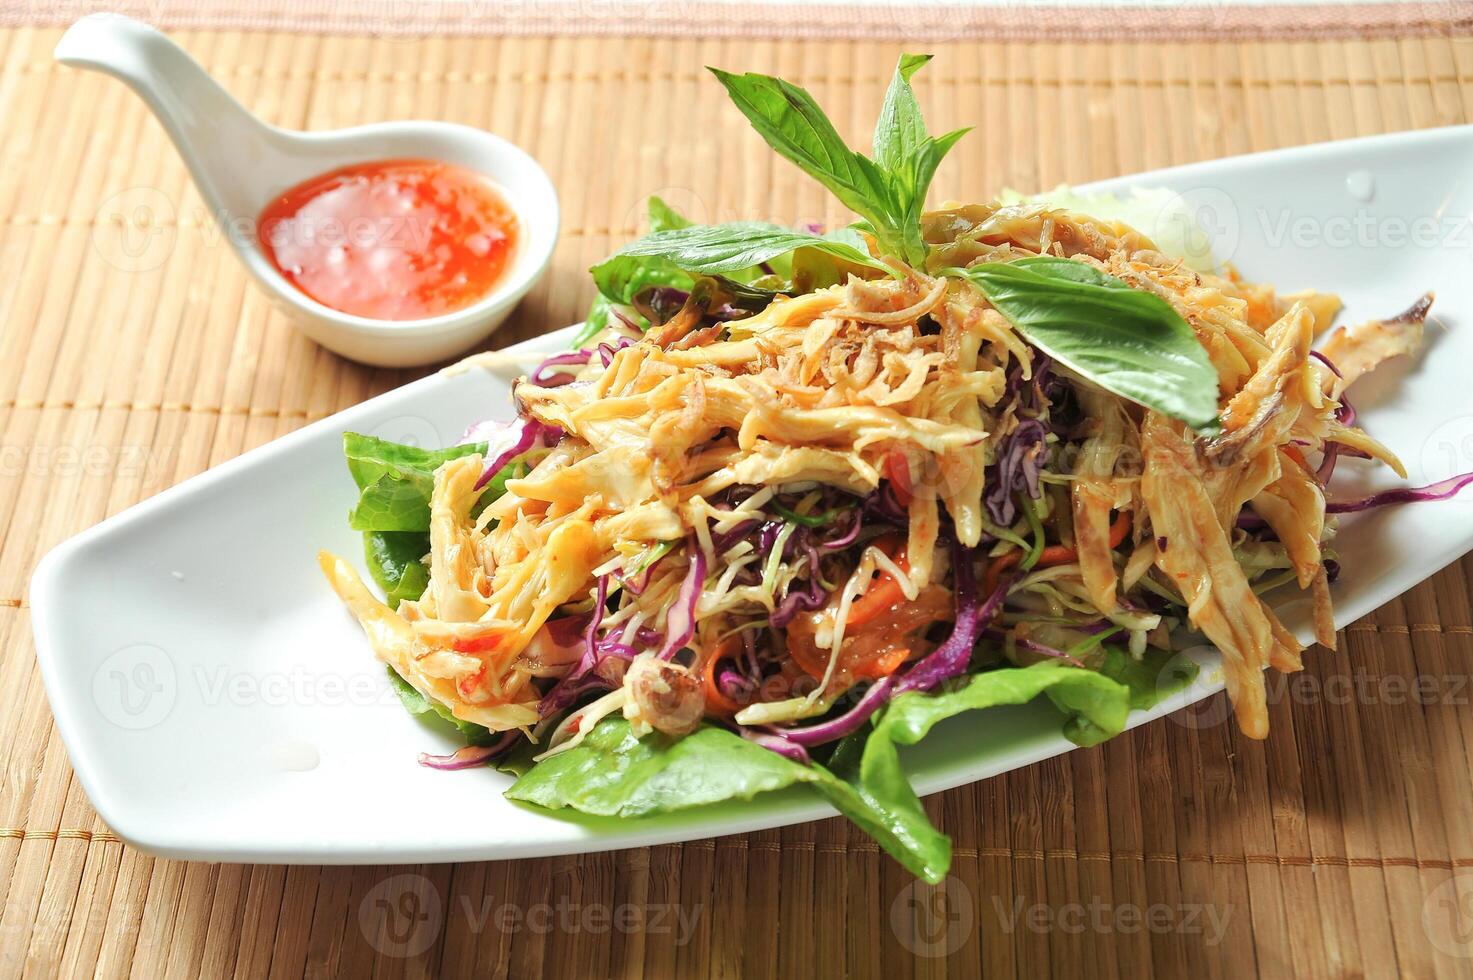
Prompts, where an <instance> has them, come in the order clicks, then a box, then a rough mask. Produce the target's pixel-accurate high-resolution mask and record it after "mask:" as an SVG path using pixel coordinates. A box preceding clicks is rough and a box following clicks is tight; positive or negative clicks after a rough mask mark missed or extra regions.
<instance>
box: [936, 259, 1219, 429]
mask: <svg viewBox="0 0 1473 980" xmlns="http://www.w3.org/2000/svg"><path fill="white" fill-rule="evenodd" d="M956 272H958V273H959V274H961V275H963V276H965V277H966V278H967V279H968V280H970V281H971V282H973V283H975V284H976V285H977V287H978V288H979V289H981V290H982V292H983V293H985V294H986V296H987V299H988V301H989V302H991V303H992V305H993V306H995V307H996V308H997V310H998V312H1000V313H1001V314H1002V315H1003V316H1005V317H1007V319H1008V321H1009V322H1010V323H1011V324H1012V325H1013V326H1014V327H1015V328H1016V329H1017V331H1018V333H1020V334H1022V335H1023V336H1024V337H1025V338H1026V339H1027V340H1028V341H1029V342H1030V343H1032V344H1034V345H1035V346H1037V347H1039V348H1040V349H1041V350H1043V351H1044V352H1045V353H1047V354H1048V355H1049V356H1050V357H1052V358H1054V359H1055V360H1057V361H1059V362H1060V363H1062V364H1064V365H1065V366H1066V367H1068V368H1070V369H1071V370H1073V371H1075V372H1077V373H1078V374H1080V375H1081V376H1083V377H1084V378H1085V379H1087V380H1089V381H1091V382H1093V383H1095V384H1097V385H1099V386H1100V387H1101V388H1104V389H1106V390H1107V391H1111V392H1113V393H1115V394H1117V395H1119V396H1120V397H1122V398H1126V399H1129V400H1130V401H1133V402H1136V403H1137V404H1140V405H1144V406H1145V407H1146V408H1149V409H1152V410H1153V411H1157V412H1160V413H1162V414H1163V415H1169V416H1170V417H1172V418H1174V419H1180V420H1181V421H1183V422H1185V423H1187V424H1188V425H1190V426H1191V427H1192V428H1194V429H1196V430H1198V431H1199V432H1203V433H1210V432H1213V431H1215V430H1216V427H1217V371H1216V369H1215V368H1213V366H1212V362H1211V361H1210V360H1209V359H1208V357H1207V351H1206V350H1205V349H1204V348H1203V347H1202V345H1201V344H1200V343H1198V342H1197V338H1196V336H1195V335H1194V334H1193V333H1192V328H1191V327H1190V326H1188V325H1187V322H1186V321H1185V320H1183V319H1182V318H1181V316H1180V315H1179V314H1178V313H1177V312H1176V310H1174V309H1172V307H1171V304H1169V303H1167V302H1166V301H1165V300H1163V299H1161V298H1160V297H1159V296H1156V295H1153V294H1151V293H1148V292H1145V291H1143V290H1139V289H1132V288H1131V287H1130V286H1128V285H1126V284H1125V283H1124V282H1121V281H1120V280H1119V279H1116V278H1115V277H1114V276H1109V275H1106V274H1105V273H1103V272H1100V271H1099V270H1098V269H1096V268H1095V267H1093V266H1091V265H1086V264H1085V263H1083V262H1076V261H1074V260H1073V259H1060V258H1053V257H1048V256H1039V257H1037V258H1028V259H1019V260H1018V261H1016V262H984V263H981V264H979V265H974V266H972V267H970V268H968V269H966V270H956Z"/></svg>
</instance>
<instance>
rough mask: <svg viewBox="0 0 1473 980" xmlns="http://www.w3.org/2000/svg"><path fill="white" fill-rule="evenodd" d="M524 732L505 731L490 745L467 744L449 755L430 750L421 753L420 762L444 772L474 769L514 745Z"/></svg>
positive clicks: (428, 767)
mask: <svg viewBox="0 0 1473 980" xmlns="http://www.w3.org/2000/svg"><path fill="white" fill-rule="evenodd" d="M521 734H522V733H521V732H520V731H519V730H518V729H515V728H514V729H512V730H511V731H509V732H503V733H502V735H501V737H500V738H498V739H497V740H496V741H494V742H492V743H491V744H490V745H467V746H465V747H464V748H461V749H456V750H455V751H454V752H452V753H450V754H449V755H431V754H430V753H428V752H421V753H420V754H419V764H420V765H422V766H424V767H425V768H427V769H439V770H440V771H442V772H454V771H455V770H457V769H474V768H476V767H477V766H484V765H485V764H486V763H488V762H490V761H491V760H492V759H494V758H496V756H498V755H500V754H501V753H503V752H505V751H506V750H507V749H509V748H511V747H512V743H514V742H515V741H516V740H517V738H518V737H519V736H520V735H521Z"/></svg>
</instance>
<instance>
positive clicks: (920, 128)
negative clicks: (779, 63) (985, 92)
mask: <svg viewBox="0 0 1473 980" xmlns="http://www.w3.org/2000/svg"><path fill="white" fill-rule="evenodd" d="M929 60H930V57H929V56H928V55H911V54H907V55H902V56H901V58H900V62H899V64H897V65H896V68H895V76H894V78H893V79H892V80H891V83H890V88H889V90H888V92H887V93H886V96H885V104H884V108H883V109H882V110H881V112H880V118H879V121H878V122H877V124H876V126H875V135H874V141H873V142H874V153H875V158H874V159H873V160H871V159H870V158H868V157H866V156H864V155H863V154H860V153H856V152H855V151H853V150H851V149H849V147H848V146H847V145H845V143H844V141H843V139H841V138H840V137H839V134H838V132H837V131H836V130H835V129H834V126H833V124H832V123H831V122H830V121H829V119H828V117H827V116H826V115H824V112H823V110H822V109H821V108H819V106H818V103H816V102H815V101H814V100H813V97H812V96H811V95H809V94H808V93H807V92H806V91H804V90H803V89H802V88H800V87H798V86H796V85H793V84H792V83H790V82H785V81H783V80H782V79H779V78H773V77H771V76H768V75H757V74H750V73H749V74H746V75H733V74H731V73H729V72H724V71H721V70H719V69H716V68H712V69H711V71H712V72H713V73H714V74H715V75H716V77H717V79H719V80H720V82H721V84H722V85H723V86H725V87H726V90H727V93H728V94H729V95H730V96H731V99H732V101H733V102H734V103H735V104H736V106H737V108H738V109H740V110H741V112H742V113H743V114H744V115H745V116H746V117H747V119H748V120H750V121H751V123H752V126H753V128H754V129H756V130H757V132H758V133H759V134H760V135H761V136H762V138H763V139H764V140H766V141H767V143H768V145H769V146H771V147H772V148H773V149H775V150H777V152H778V153H780V154H782V155H783V156H785V157H787V158H788V159H789V160H791V161H793V162H794V163H796V164H797V165H798V166H799V167H800V168H802V169H803V170H804V171H805V172H806V173H807V174H809V175H810V176H811V177H813V178H814V179H815V180H817V181H818V182H819V183H821V184H823V185H824V186H825V187H827V188H828V189H829V190H830V191H832V192H833V194H834V196H836V197H837V198H838V199H839V200H840V201H842V202H843V203H844V204H845V205H846V206H847V207H849V208H850V209H851V210H853V211H854V212H855V213H856V214H859V215H861V216H862V217H863V218H864V219H865V220H866V221H868V222H869V224H870V226H871V227H872V228H873V229H874V231H875V238H876V240H877V241H878V243H879V245H880V250H881V252H882V254H885V255H896V256H899V257H900V258H902V259H904V260H905V261H906V262H908V263H910V264H911V265H920V264H922V263H924V262H925V258H926V243H925V240H924V239H923V238H922V236H921V231H920V227H919V225H920V214H921V210H922V208H923V207H924V205H925V199H926V191H927V190H928V189H929V187H930V183H931V178H932V176H933V175H934V174H935V172H936V167H937V165H938V164H939V163H940V162H941V158H942V157H943V156H945V155H946V152H947V151H948V150H949V149H951V147H952V146H953V145H954V144H955V143H956V141H957V139H959V138H960V137H961V135H962V134H963V133H964V132H966V130H958V131H956V132H954V133H948V134H947V135H946V136H943V137H941V138H940V139H933V138H931V137H930V136H928V135H927V134H926V125H925V121H924V119H922V117H921V112H920V107H919V106H918V105H917V103H916V99H915V93H914V92H913V91H912V90H911V87H910V77H911V76H912V75H913V74H915V72H916V71H917V70H918V69H919V68H920V67H921V66H922V65H924V64H925V63H926V62H927V61H929Z"/></svg>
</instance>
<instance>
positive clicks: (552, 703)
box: [537, 575, 609, 716]
mask: <svg viewBox="0 0 1473 980" xmlns="http://www.w3.org/2000/svg"><path fill="white" fill-rule="evenodd" d="M608 601H609V576H607V575H600V576H599V577H598V587H597V589H596V591H595V595H594V599H593V611H592V612H590V613H589V615H588V625H587V626H585V627H584V628H583V652H582V655H581V656H579V658H578V662H577V663H576V664H574V665H573V669H572V670H570V671H568V672H567V673H566V674H564V675H563V677H562V678H561V679H560V680H559V681H558V682H557V683H556V684H554V685H553V686H552V690H550V691H548V692H547V694H546V695H545V696H544V697H543V698H542V703H541V704H539V705H538V708H537V710H538V713H539V714H542V715H544V716H546V715H549V714H552V713H553V712H555V711H561V710H562V709H564V708H566V707H567V706H568V705H570V704H572V703H573V702H574V700H576V699H577V697H578V695H580V694H582V693H583V692H584V691H586V690H587V689H588V684H586V683H581V682H582V681H583V678H584V677H586V676H587V675H588V674H589V672H590V671H592V670H593V669H594V668H595V667H597V666H598V662H599V660H600V659H601V658H600V657H599V647H598V627H599V625H600V624H601V623H602V622H603V620H604V612H605V611H606V610H607V609H608ZM556 622H557V623H559V624H576V623H577V620H576V619H574V618H572V617H568V618H566V619H560V620H556ZM545 628H547V629H551V628H552V623H551V622H549V623H548V624H547V626H546V627H545ZM563 628H564V629H567V628H570V627H569V626H567V625H564V626H563Z"/></svg>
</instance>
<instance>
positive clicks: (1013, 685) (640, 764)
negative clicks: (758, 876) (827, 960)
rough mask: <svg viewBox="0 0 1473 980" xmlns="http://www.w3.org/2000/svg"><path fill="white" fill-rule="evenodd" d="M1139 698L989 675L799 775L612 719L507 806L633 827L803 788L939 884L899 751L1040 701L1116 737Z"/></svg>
mask: <svg viewBox="0 0 1473 980" xmlns="http://www.w3.org/2000/svg"><path fill="white" fill-rule="evenodd" d="M1132 690H1133V689H1132V688H1131V687H1127V686H1126V685H1125V684H1122V683H1119V682H1117V681H1115V680H1113V679H1111V678H1110V677H1107V676H1105V675H1103V674H1099V673H1095V672H1094V671H1090V670H1084V669H1081V668H1078V667H1070V666H1067V665H1064V664H1056V663H1044V664H1037V665H1034V666H1032V667H1017V668H1005V669H1001V670H993V671H988V672H986V673H982V674H976V675H973V676H972V677H969V678H966V679H965V680H964V681H963V683H962V684H960V685H959V686H958V687H956V688H954V689H953V690H949V691H943V692H940V693H935V694H921V693H911V694H904V695H901V696H900V697H898V698H896V699H895V700H894V701H893V702H891V703H890V705H889V706H888V707H886V708H885V710H884V712H883V713H882V714H881V715H880V717H879V719H878V720H877V721H876V722H875V724H874V727H873V729H872V730H871V731H869V732H868V734H867V737H866V733H864V732H860V733H856V734H855V735H853V736H850V737H849V738H847V739H845V740H844V741H843V742H841V743H839V745H838V746H837V747H836V748H835V750H834V752H833V754H832V755H831V756H830V757H829V759H828V765H827V766H824V765H820V764H818V763H814V764H812V765H807V766H805V765H801V764H799V763H796V762H793V761H791V760H789V759H786V758H784V757H782V756H779V755H777V754H776V753H774V752H771V751H769V750H767V749H764V748H762V747H761V746H759V745H756V744H754V743H752V742H748V741H746V740H745V739H743V738H741V737H740V736H738V735H736V734H734V733H732V732H729V731H727V730H726V729H724V728H717V727H714V726H707V727H704V728H701V729H699V730H698V731H696V732H695V733H694V734H692V735H689V736H687V737H685V738H683V739H670V738H667V737H665V736H662V735H659V734H651V735H647V736H645V737H644V738H635V737H634V735H633V733H632V732H631V731H630V728H629V724H628V722H627V721H625V720H624V719H623V718H619V717H615V718H607V719H604V720H603V721H602V722H600V723H599V725H598V727H597V728H595V729H594V730H593V731H592V732H590V733H589V734H588V736H587V737H586V738H585V739H584V741H583V743H582V744H580V745H578V746H577V747H575V748H572V749H569V750H567V751H565V752H562V753H559V754H558V755H555V756H552V757H551V758H548V759H544V760H543V761H542V762H540V763H537V764H536V765H535V766H533V767H532V768H531V769H530V770H529V771H528V772H527V773H526V774H525V775H523V776H522V777H521V778H520V779H518V780H517V782H516V783H515V784H514V785H513V786H512V787H511V789H510V790H508V791H507V795H508V796H510V797H511V798H512V799H516V800H522V801H524V802H527V803H535V804H537V805H539V806H543V807H548V808H550V809H559V808H563V807H571V808H573V809H576V810H579V811H581V812H583V813H589V814H595V815H599V816H619V817H637V816H643V815H646V814H651V813H669V812H672V811H675V810H681V809H685V808H686V807H692V806H700V805H703V804H709V803H718V802H721V801H725V800H747V799H751V798H752V797H753V796H755V795H756V794H758V793H765V792H770V791H772V790H777V789H783V788H786V787H788V786H793V785H799V784H802V785H807V786H811V787H812V788H813V789H814V790H815V791H817V792H818V793H819V794H820V795H821V796H823V797H824V799H826V800H828V801H829V803H831V804H832V805H833V806H834V808H835V809H837V810H838V811H839V812H840V813H843V814H844V815H845V816H847V817H849V819H851V820H853V821H854V822H855V823H856V824H857V825H859V826H860V828H861V829H863V830H864V831H865V832H866V833H868V834H870V836H872V837H874V839H875V840H876V841H877V842H879V844H880V846H882V847H883V848H885V850H886V851H887V852H889V853H890V854H891V855H893V856H894V857H895V859H896V860H897V861H899V862H900V863H901V864H903V865H904V866H905V867H906V868H908V869H909V870H910V871H912V872H913V873H914V874H916V875H919V876H920V877H922V878H925V879H926V880H927V881H931V882H935V881H939V880H941V878H942V877H944V876H945V874H946V871H947V868H948V866H949V864H950V860H951V842H950V840H949V839H948V838H947V837H946V835H944V834H942V833H941V832H940V831H938V830H936V828H935V827H933V826H932V825H931V822H930V820H928V819H927V817H926V813H925V810H924V809H923V808H922V806H921V803H920V800H919V798H917V796H916V794H915V791H914V790H912V789H911V787H910V782H909V781H908V780H907V779H906V777H905V773H904V771H903V770H902V768H901V764H900V755H899V751H898V748H897V747H898V746H901V745H914V744H915V743H917V742H919V741H920V740H921V739H922V738H924V737H925V735H926V734H927V733H928V732H929V731H930V730H931V728H932V727H933V726H934V725H935V724H936V723H937V722H940V721H942V720H944V719H946V718H950V717H952V716H954V715H958V714H961V713H962V712H964V711H973V710H978V709H982V708H990V707H993V706H996V705H1007V704H1026V703H1027V702H1029V701H1032V700H1033V699H1034V698H1036V697H1038V696H1039V695H1043V694H1046V695H1048V696H1049V698H1050V699H1051V700H1052V701H1053V703H1054V704H1055V706H1056V707H1058V708H1059V709H1060V710H1061V711H1062V712H1063V713H1064V714H1065V715H1066V721H1065V732H1066V734H1079V735H1081V736H1082V737H1089V738H1093V737H1094V736H1095V735H1097V734H1101V733H1109V734H1110V735H1113V734H1118V733H1119V732H1120V731H1121V730H1122V729H1123V728H1124V726H1125V718H1126V715H1127V714H1128V712H1129V710H1130V705H1131V701H1132V697H1133V693H1132ZM1085 744H1093V743H1092V742H1086V743H1085Z"/></svg>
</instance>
